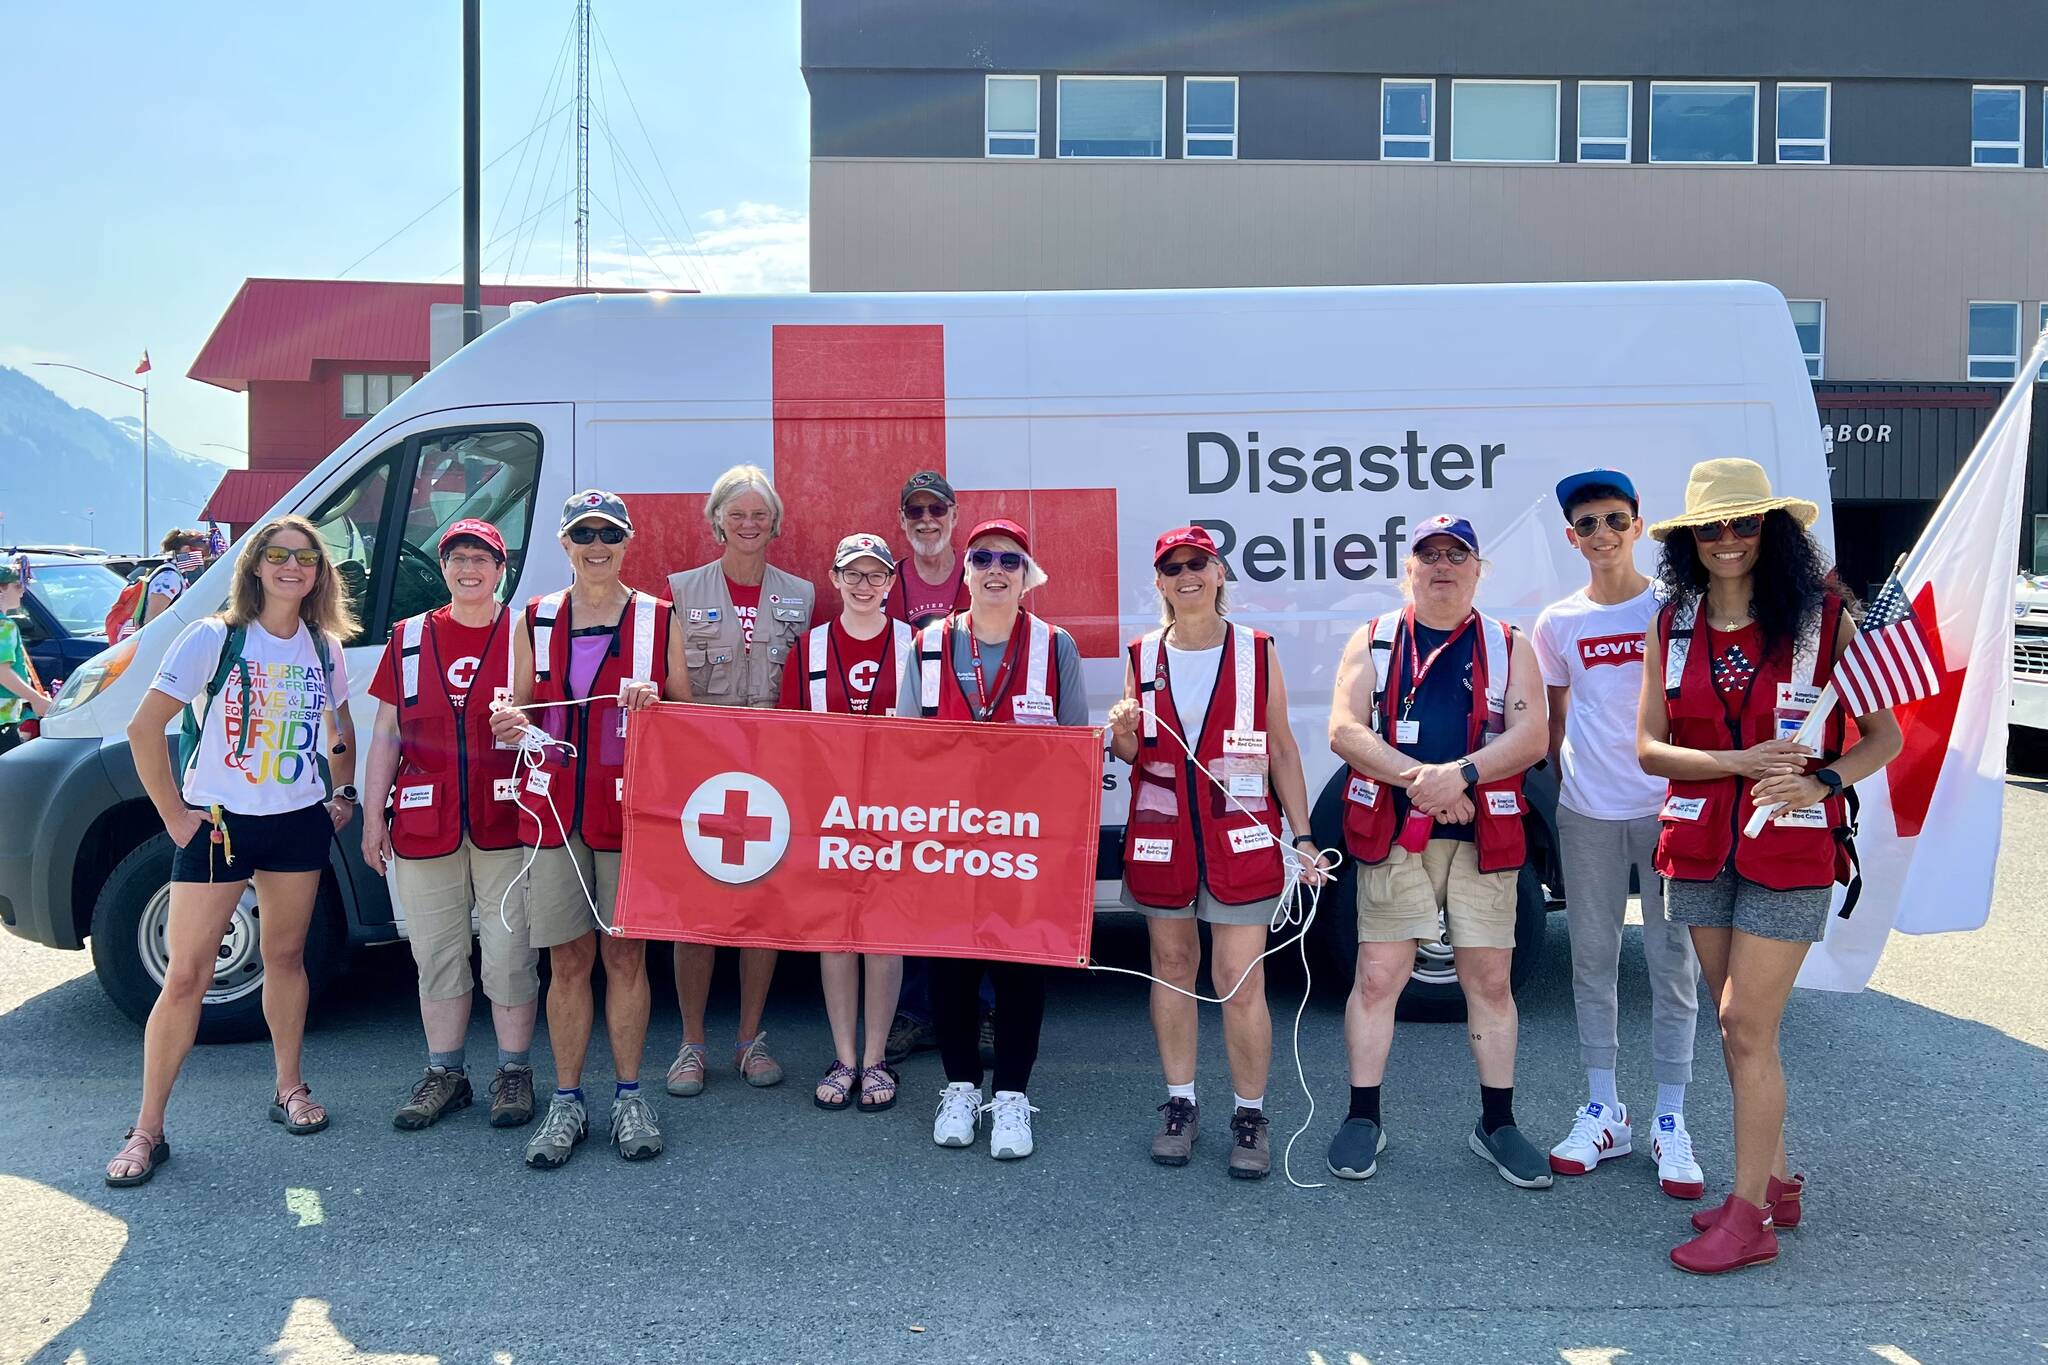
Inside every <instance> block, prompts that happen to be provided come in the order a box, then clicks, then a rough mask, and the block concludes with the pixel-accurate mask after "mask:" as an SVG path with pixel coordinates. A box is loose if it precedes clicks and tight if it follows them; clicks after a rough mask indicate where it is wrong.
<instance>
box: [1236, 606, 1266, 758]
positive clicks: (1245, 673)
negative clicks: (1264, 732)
mask: <svg viewBox="0 0 2048 1365" xmlns="http://www.w3.org/2000/svg"><path fill="white" fill-rule="evenodd" d="M1230 633H1231V635H1232V636H1233V637H1235V639H1236V640H1237V650H1236V653H1237V729H1238V731H1239V732H1240V733H1243V732H1245V731H1249V730H1257V729H1259V728H1261V727H1260V725H1259V723H1258V720H1257V719H1256V718H1255V717H1254V716H1253V715H1252V704H1253V702H1255V701H1256V700H1258V697H1257V693H1258V690H1259V686H1258V668H1259V652H1258V645H1257V642H1256V641H1254V640H1253V639H1252V633H1251V632H1250V631H1249V630H1239V629H1236V628H1234V627H1233V628H1232V630H1231V632H1230Z"/></svg>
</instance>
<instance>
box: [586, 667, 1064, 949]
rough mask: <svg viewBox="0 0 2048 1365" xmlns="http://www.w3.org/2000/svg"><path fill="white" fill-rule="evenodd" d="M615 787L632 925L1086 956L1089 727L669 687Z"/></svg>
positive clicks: (658, 930)
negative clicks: (622, 816) (832, 706)
mask: <svg viewBox="0 0 2048 1365" xmlns="http://www.w3.org/2000/svg"><path fill="white" fill-rule="evenodd" d="M625 800H626V843H625V856H624V862H623V866H622V868H621V871H620V876H619V899H618V913H617V921H616V923H617V928H618V929H619V931H620V932H621V933H623V934H625V935H627V936H628V937H631V938H657V939H682V940H686V941H689V942H693V943H719V944H730V945H736V946H740V947H752V948H794V949H801V950H805V951H812V952H819V951H824V952H864V953H916V954H921V955H925V956H932V957H978V958H993V959H998V960H1003V961H1010V962H1037V963H1043V964H1045V965H1048V966H1063V967H1076V966H1080V965H1082V964H1083V963H1085V962H1086V961H1087V959H1088V940H1089V932H1090V930H1091V928H1092V927H1093V919H1094V905H1095V857H1096V849H1097V839H1098V830H1097V820H1098V818H1099V814H1100V807H1101V800H1102V739H1101V736H1100V734H1099V733H1098V732H1096V731H1094V730H1089V729H1082V728H1079V727H1072V728H1069V727H1059V726H1028V725H968V724H961V723H955V722H950V721H935V720H915V719H894V718H886V717H873V718H870V717H862V716H836V715H818V714H813V713H811V712H807V711H756V710H744V709H739V708H734V707H713V706H692V705H687V704H664V705H661V706H656V707H654V708H652V709H650V710H648V711H645V712H642V713H640V714H638V715H636V716H634V717H633V719H632V721H631V723H630V724H629V725H628V726H627V735H626V794H625Z"/></svg>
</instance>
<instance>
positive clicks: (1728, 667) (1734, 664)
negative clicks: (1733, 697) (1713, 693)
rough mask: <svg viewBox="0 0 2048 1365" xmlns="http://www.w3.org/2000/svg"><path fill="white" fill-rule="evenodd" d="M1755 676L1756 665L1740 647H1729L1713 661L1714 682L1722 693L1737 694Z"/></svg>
mask: <svg viewBox="0 0 2048 1365" xmlns="http://www.w3.org/2000/svg"><path fill="white" fill-rule="evenodd" d="M1755 676H1756V665H1755V664H1754V663H1752V662H1751V661H1750V657H1749V655H1748V654H1746V653H1744V652H1743V649H1742V646H1741V645H1730V646H1728V648H1726V649H1724V650H1722V651H1721V657H1720V658H1718V659H1716V660H1714V682H1715V684H1716V685H1717V686H1718V687H1719V688H1720V689H1721V690H1722V691H1723V692H1739V691H1741V690H1742V689H1743V688H1745V687H1748V686H1749V680H1750V679H1751V678H1753V677H1755Z"/></svg>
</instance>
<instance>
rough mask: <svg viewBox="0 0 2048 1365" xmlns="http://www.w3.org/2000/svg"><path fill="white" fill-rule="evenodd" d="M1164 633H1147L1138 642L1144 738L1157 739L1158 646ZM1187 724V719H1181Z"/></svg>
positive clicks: (1139, 701)
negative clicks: (1143, 711) (1143, 712)
mask: <svg viewBox="0 0 2048 1365" xmlns="http://www.w3.org/2000/svg"><path fill="white" fill-rule="evenodd" d="M1165 635H1166V632H1165V631H1164V630H1163V629H1162V630H1155V631H1151V632H1149V633H1148V634H1147V635H1146V636H1145V638H1144V639H1142V640H1140V641H1139V642H1138V705H1140V706H1141V707H1143V708H1144V710H1145V738H1147V739H1157V738H1159V703H1158V701H1157V694H1158V691H1159V645H1160V642H1161V640H1162V639H1164V638H1165ZM1181 724H1183V725H1185V724H1187V718H1186V717H1185V716H1183V717H1182V718H1181Z"/></svg>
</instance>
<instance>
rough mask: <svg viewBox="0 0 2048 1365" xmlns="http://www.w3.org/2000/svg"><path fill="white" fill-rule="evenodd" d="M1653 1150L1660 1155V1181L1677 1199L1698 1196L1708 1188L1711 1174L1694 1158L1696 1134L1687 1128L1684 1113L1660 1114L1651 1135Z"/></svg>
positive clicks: (1667, 1191)
mask: <svg viewBox="0 0 2048 1365" xmlns="http://www.w3.org/2000/svg"><path fill="white" fill-rule="evenodd" d="M1650 1151H1651V1153H1652V1154H1653V1155H1655V1156H1656V1158H1657V1183H1658V1184H1659V1185H1661V1186H1663V1187H1664V1193H1666V1194H1668V1195H1670V1196H1671V1197H1672V1198H1673V1199H1698V1198H1699V1197H1700V1196H1701V1195H1703V1194H1705V1193H1706V1192H1707V1177H1706V1174H1705V1172H1703V1171H1701V1170H1700V1163H1699V1162H1697V1161H1695V1160H1693V1155H1692V1134H1691V1133H1688V1132H1686V1131H1685V1116H1684V1115H1683V1114H1659V1115H1658V1116H1657V1127H1656V1131H1655V1133H1654V1134H1653V1135H1652V1137H1651V1138H1650Z"/></svg>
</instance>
